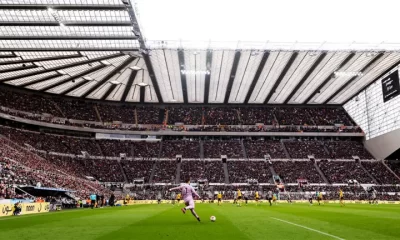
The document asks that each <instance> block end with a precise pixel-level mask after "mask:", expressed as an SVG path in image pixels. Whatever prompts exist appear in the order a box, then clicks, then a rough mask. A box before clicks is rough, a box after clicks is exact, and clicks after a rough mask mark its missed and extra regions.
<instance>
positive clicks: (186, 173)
mask: <svg viewBox="0 0 400 240" xmlns="http://www.w3.org/2000/svg"><path fill="white" fill-rule="evenodd" d="M204 171H205V163H204V161H197V160H196V161H182V162H181V175H180V178H181V182H184V181H186V179H190V180H191V181H193V182H196V181H197V180H198V179H205V177H206V176H205V173H204Z"/></svg>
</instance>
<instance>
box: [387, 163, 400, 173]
mask: <svg viewBox="0 0 400 240" xmlns="http://www.w3.org/2000/svg"><path fill="white" fill-rule="evenodd" d="M386 164H387V165H388V166H389V167H390V169H392V170H393V172H394V173H395V174H396V175H397V176H398V177H400V162H399V161H387V163H386Z"/></svg>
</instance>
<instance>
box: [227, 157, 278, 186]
mask: <svg viewBox="0 0 400 240" xmlns="http://www.w3.org/2000/svg"><path fill="white" fill-rule="evenodd" d="M227 164H228V172H229V181H230V182H231V183H246V182H247V180H248V179H257V180H258V182H259V183H269V182H270V181H271V180H272V174H271V172H270V170H269V167H268V166H267V165H266V163H265V162H264V161H228V162H227Z"/></svg>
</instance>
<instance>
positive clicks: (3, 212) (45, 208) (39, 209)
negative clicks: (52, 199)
mask: <svg viewBox="0 0 400 240" xmlns="http://www.w3.org/2000/svg"><path fill="white" fill-rule="evenodd" d="M21 205H22V207H21V215H26V214H36V213H46V212H49V210H50V203H45V202H44V203H22V204H21ZM13 211H14V204H11V203H8V204H0V217H5V216H12V215H13Z"/></svg>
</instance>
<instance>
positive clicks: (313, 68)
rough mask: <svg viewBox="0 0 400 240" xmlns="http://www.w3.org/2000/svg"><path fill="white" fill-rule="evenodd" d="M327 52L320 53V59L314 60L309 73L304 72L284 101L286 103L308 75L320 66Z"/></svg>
mask: <svg viewBox="0 0 400 240" xmlns="http://www.w3.org/2000/svg"><path fill="white" fill-rule="evenodd" d="M326 55H327V53H326V52H323V53H321V54H320V55H319V57H318V59H317V60H316V61H315V62H314V64H313V65H312V66H311V68H310V69H308V71H307V73H306V74H304V76H303V78H302V79H301V80H300V82H298V83H297V85H296V87H294V89H293V90H292V92H291V93H290V94H289V96H288V97H287V98H286V100H285V101H284V104H287V103H288V102H289V101H290V99H291V98H292V97H293V95H294V94H295V93H296V92H297V91H298V90H299V88H300V87H301V86H302V85H303V83H304V82H305V81H306V80H307V79H308V77H309V76H310V75H311V74H312V73H313V72H314V70H315V69H316V68H317V67H318V65H319V64H320V63H321V62H322V60H324V58H325V57H326Z"/></svg>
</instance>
